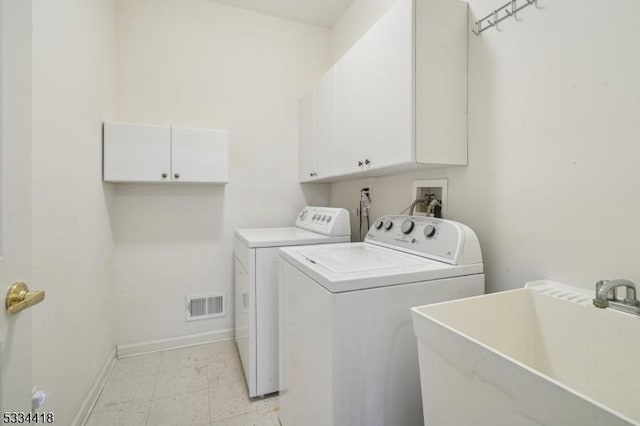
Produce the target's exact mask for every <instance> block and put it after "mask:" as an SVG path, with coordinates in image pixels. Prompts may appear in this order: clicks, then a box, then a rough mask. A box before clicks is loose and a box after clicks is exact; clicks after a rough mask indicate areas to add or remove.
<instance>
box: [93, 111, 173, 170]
mask: <svg viewBox="0 0 640 426" xmlns="http://www.w3.org/2000/svg"><path fill="white" fill-rule="evenodd" d="M103 131H104V147H103V149H104V165H103V167H104V170H103V172H104V180H105V182H127V181H131V182H164V181H170V180H171V178H170V177H169V175H170V173H171V128H170V127H169V126H149V125H140V124H129V123H104V129H103Z"/></svg>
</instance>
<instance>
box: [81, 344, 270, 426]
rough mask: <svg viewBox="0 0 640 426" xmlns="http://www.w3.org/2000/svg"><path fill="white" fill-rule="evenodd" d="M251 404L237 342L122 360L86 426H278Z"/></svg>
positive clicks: (265, 402)
mask: <svg viewBox="0 0 640 426" xmlns="http://www.w3.org/2000/svg"><path fill="white" fill-rule="evenodd" d="M279 424H280V423H279V421H278V397H277V396H272V397H268V398H263V399H258V400H250V399H249V396H248V393H247V386H246V384H245V380H244V375H243V373H242V366H241V365H240V358H239V356H238V352H237V350H236V347H235V343H234V342H233V341H226V342H219V343H211V344H208V345H201V346H193V347H190V348H185V349H175V350H171V351H165V352H158V353H153V354H149V355H143V356H138V357H133V358H125V359H121V360H118V361H117V362H116V365H115V367H114V369H113V371H112V372H111V375H110V376H109V379H108V380H107V383H106V384H105V386H104V389H103V390H102V393H101V394H100V398H99V399H98V402H97V403H96V406H95V408H94V409H93V413H91V417H90V418H89V420H88V422H87V423H86V426H145V425H149V426H189V425H207V426H209V425H210V426H279Z"/></svg>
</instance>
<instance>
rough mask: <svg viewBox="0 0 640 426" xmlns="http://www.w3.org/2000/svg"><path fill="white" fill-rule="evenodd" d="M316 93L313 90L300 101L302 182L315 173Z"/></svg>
mask: <svg viewBox="0 0 640 426" xmlns="http://www.w3.org/2000/svg"><path fill="white" fill-rule="evenodd" d="M314 97H315V93H314V91H313V90H311V91H310V92H309V93H307V94H306V95H305V96H304V97H303V98H302V99H300V102H299V103H298V174H299V179H300V182H307V181H310V180H312V179H313V178H314V173H315V112H314V107H315V105H314Z"/></svg>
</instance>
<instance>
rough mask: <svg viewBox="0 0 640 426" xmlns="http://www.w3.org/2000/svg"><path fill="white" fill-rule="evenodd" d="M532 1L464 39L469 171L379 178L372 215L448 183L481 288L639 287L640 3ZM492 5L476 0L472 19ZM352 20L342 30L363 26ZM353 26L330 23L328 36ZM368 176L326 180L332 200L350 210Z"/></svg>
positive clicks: (342, 35)
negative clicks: (468, 234) (625, 281)
mask: <svg viewBox="0 0 640 426" xmlns="http://www.w3.org/2000/svg"><path fill="white" fill-rule="evenodd" d="M369 3H370V2H369V1H368V0H356V1H355V3H354V5H353V6H352V8H366V7H367V5H368V4H369ZM538 3H539V4H540V6H541V7H542V8H541V9H539V10H536V8H534V7H530V8H527V9H525V10H523V11H522V12H521V14H520V17H521V19H522V21H521V22H516V21H514V20H513V19H511V20H507V21H505V22H504V23H503V24H502V25H501V30H502V31H499V32H498V31H496V30H495V29H491V30H488V31H486V32H484V33H482V35H481V36H480V37H476V36H474V35H472V34H471V35H470V36H469V166H468V167H461V168H450V169H443V170H433V171H427V172H422V173H412V174H405V175H399V176H392V177H385V178H379V179H376V180H375V181H374V182H373V193H372V198H373V206H372V212H373V215H374V216H379V215H383V214H390V213H398V212H400V211H401V210H402V209H403V208H404V207H406V206H407V205H408V204H409V203H410V202H411V185H412V181H413V180H415V179H422V178H429V177H437V178H440V177H444V178H448V179H449V217H450V218H452V219H455V220H459V221H462V222H465V223H467V224H468V225H470V226H471V227H472V228H473V229H474V230H475V231H476V232H477V233H478V236H479V238H480V242H481V244H482V248H483V254H484V260H485V265H486V273H487V289H488V290H489V291H498V290H505V289H510V288H516V287H520V286H522V285H523V283H524V282H525V281H527V280H534V279H538V278H542V277H547V278H551V279H555V280H559V281H564V282H567V283H573V284H576V285H580V286H584V287H586V288H589V289H592V288H593V286H594V283H595V281H596V280H598V279H603V278H617V277H624V278H630V279H632V280H636V282H638V281H640V270H639V269H638V267H637V253H638V248H637V247H636V245H637V243H636V242H637V241H638V239H639V237H640V222H639V221H638V220H637V216H638V214H637V212H638V210H639V209H640V198H639V197H638V196H637V194H638V189H637V185H638V182H640V168H639V167H637V159H638V158H640V143H638V141H639V140H640V121H639V120H638V117H639V116H640V96H638V94H639V93H640V79H638V75H640V58H639V57H638V55H637V54H636V52H637V51H638V50H639V49H640V27H638V25H637V23H636V18H637V16H639V15H640V3H638V2H636V1H633V0H624V1H621V2H617V3H616V8H615V11H613V10H612V9H611V4H610V2H608V1H606V0H592V1H589V2H584V1H579V0H566V1H562V2H555V1H546V0H540V1H539V2H538ZM495 6H496V2H495V1H494V0H471V1H470V21H471V22H474V21H475V19H477V18H479V17H482V16H484V15H486V14H487V13H489V11H491V10H492V9H493V8H494V7H495ZM372 9H373V6H372ZM361 16H367V15H366V14H363V15H361ZM603 17H606V18H603ZM349 19H350V20H349V21H347V20H345V19H343V21H342V22H341V23H340V25H341V26H343V27H353V28H361V27H362V26H363V25H364V24H363V22H360V21H359V20H358V18H357V17H351V18H349ZM371 23H372V22H370V24H371ZM336 28H337V27H336ZM350 35H351V33H350V32H349V31H346V30H344V29H340V31H339V32H336V31H334V33H333V36H334V41H333V45H334V46H344V45H350V44H352V43H353V42H354V41H355V39H354V38H350ZM333 50H334V52H339V51H341V50H342V49H337V48H334V49H333ZM339 54H341V53H337V54H335V55H339ZM335 55H334V57H333V59H334V60H335V59H337V56H335ZM418 119H419V118H418ZM371 181H372V180H371V179H368V180H366V181H365V180H362V181H350V182H344V183H336V184H333V185H332V204H333V205H335V206H344V207H350V208H353V207H355V206H357V203H358V190H359V189H360V188H361V187H362V185H363V184H365V183H367V182H371Z"/></svg>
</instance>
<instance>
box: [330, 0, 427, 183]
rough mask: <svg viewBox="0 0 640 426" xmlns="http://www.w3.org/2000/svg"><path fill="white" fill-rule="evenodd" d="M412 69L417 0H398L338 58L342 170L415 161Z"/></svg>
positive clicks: (339, 167) (339, 146)
mask: <svg viewBox="0 0 640 426" xmlns="http://www.w3.org/2000/svg"><path fill="white" fill-rule="evenodd" d="M413 69H414V60H413V1H412V0H399V1H398V2H397V3H396V4H395V5H394V6H393V7H392V8H391V10H390V11H389V12H388V13H386V14H385V15H384V16H383V17H382V18H381V19H380V20H379V21H378V22H377V23H376V24H375V25H374V26H373V27H372V28H371V29H370V30H369V31H368V32H367V33H366V34H365V35H364V36H363V37H362V38H361V39H360V40H359V41H358V42H357V43H356V44H355V45H354V46H353V47H352V48H351V50H349V51H348V52H347V53H346V54H345V55H344V56H343V57H342V59H341V60H340V61H339V62H338V76H337V80H338V88H337V99H338V102H337V107H338V115H337V117H338V142H337V147H336V150H337V159H336V161H337V165H336V167H337V169H338V170H337V171H338V174H342V173H350V172H354V171H358V170H359V169H368V168H378V167H384V166H389V165H395V164H400V163H404V162H407V161H413V159H414V143H413ZM366 160H369V162H370V164H369V165H368V166H364V167H361V168H359V167H358V162H360V161H362V162H365V161H366Z"/></svg>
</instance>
